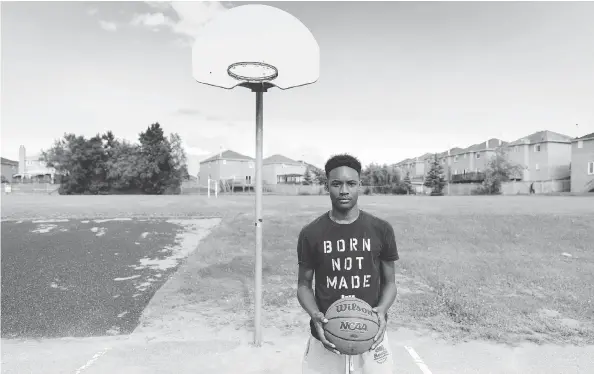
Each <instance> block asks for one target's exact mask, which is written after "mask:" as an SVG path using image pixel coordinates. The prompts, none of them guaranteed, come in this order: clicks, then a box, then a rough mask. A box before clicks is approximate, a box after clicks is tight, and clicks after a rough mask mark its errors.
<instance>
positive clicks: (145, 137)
mask: <svg viewBox="0 0 594 374" xmlns="http://www.w3.org/2000/svg"><path fill="white" fill-rule="evenodd" d="M139 141H140V155H141V157H140V159H138V165H137V167H138V170H139V171H140V175H139V184H140V188H141V189H142V191H143V192H144V193H147V194H162V193H163V192H165V189H166V188H167V184H168V181H169V178H170V177H171V164H170V161H171V160H170V159H171V153H170V144H169V142H168V141H167V139H166V138H165V134H164V133H163V129H162V128H161V125H160V124H159V123H158V122H156V123H153V124H152V125H150V126H149V127H148V128H147V129H146V131H144V132H141V133H140V134H139Z"/></svg>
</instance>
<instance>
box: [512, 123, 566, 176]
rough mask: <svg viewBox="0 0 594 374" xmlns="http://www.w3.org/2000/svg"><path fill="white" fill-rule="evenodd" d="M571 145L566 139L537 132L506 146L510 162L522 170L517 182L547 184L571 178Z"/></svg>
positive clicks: (550, 132)
mask: <svg viewBox="0 0 594 374" xmlns="http://www.w3.org/2000/svg"><path fill="white" fill-rule="evenodd" d="M571 141H572V138H571V137H570V136H567V135H563V134H558V133H556V132H553V131H548V130H545V131H539V132H536V133H534V134H531V135H528V136H525V137H523V138H521V139H518V140H516V141H513V142H511V143H509V144H507V146H506V150H507V155H508V159H509V160H510V162H512V163H515V164H516V165H520V166H521V167H522V168H523V172H522V175H521V176H519V177H520V179H522V180H524V181H547V180H558V179H567V178H569V177H570V169H569V167H570V164H571V149H572V146H571Z"/></svg>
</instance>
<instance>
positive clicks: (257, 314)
mask: <svg viewBox="0 0 594 374" xmlns="http://www.w3.org/2000/svg"><path fill="white" fill-rule="evenodd" d="M263 101H264V92H262V91H257V92H256V261H255V268H256V269H255V272H254V276H255V280H254V294H255V295H254V309H255V310H254V345H255V346H256V347H259V346H260V345H261V343H262V330H261V317H262V145H263V138H264V136H263V127H264V126H263V120H262V119H263V113H262V112H263Z"/></svg>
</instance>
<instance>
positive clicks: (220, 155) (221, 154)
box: [219, 145, 223, 158]
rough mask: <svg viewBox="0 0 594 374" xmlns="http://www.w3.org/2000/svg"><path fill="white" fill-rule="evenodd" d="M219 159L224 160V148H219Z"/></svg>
mask: <svg viewBox="0 0 594 374" xmlns="http://www.w3.org/2000/svg"><path fill="white" fill-rule="evenodd" d="M219 157H220V158H223V146H222V145H221V146H219Z"/></svg>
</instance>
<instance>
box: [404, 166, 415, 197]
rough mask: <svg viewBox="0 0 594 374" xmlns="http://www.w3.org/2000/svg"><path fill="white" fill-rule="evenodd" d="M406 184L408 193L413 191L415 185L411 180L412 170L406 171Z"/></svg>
mask: <svg viewBox="0 0 594 374" xmlns="http://www.w3.org/2000/svg"><path fill="white" fill-rule="evenodd" d="M404 185H405V186H406V190H407V191H408V193H412V192H413V186H412V182H411V180H410V172H409V171H407V172H406V176H405V177H404Z"/></svg>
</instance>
